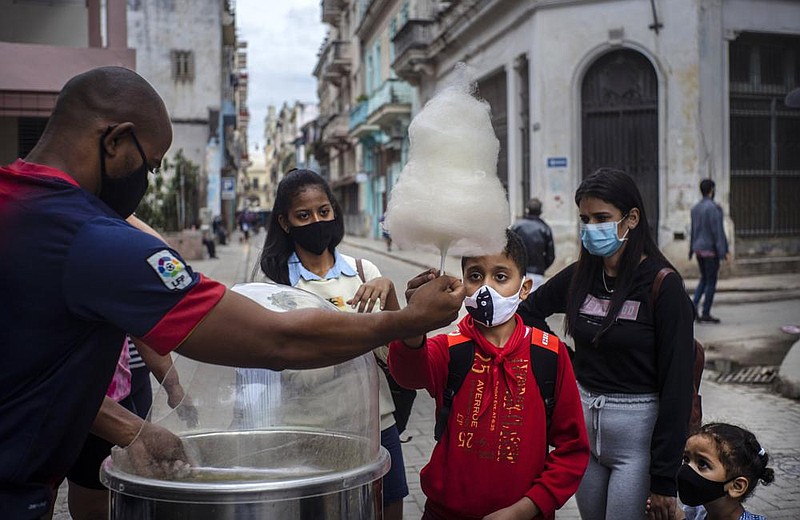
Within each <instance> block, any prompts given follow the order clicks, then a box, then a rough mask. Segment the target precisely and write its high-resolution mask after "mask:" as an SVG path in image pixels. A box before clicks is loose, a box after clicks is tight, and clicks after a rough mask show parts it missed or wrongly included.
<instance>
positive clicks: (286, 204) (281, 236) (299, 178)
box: [259, 169, 344, 285]
mask: <svg viewBox="0 0 800 520" xmlns="http://www.w3.org/2000/svg"><path fill="white" fill-rule="evenodd" d="M309 187H316V188H319V189H321V190H323V191H324V192H325V195H327V196H328V200H329V201H330V202H331V206H332V207H333V219H334V222H335V223H336V224H335V226H336V227H335V231H334V234H333V239H332V240H331V243H330V244H329V245H328V250H329V251H330V252H331V253H333V252H334V249H336V246H338V245H339V243H340V242H341V241H342V238H343V237H344V219H343V217H342V207H341V206H340V205H339V202H338V201H337V200H336V197H334V196H333V192H332V191H331V188H330V186H328V183H327V182H325V179H323V178H322V177H320V176H319V175H318V174H317V173H315V172H313V171H311V170H299V169H294V170H290V171H289V172H288V173H287V174H286V176H284V178H283V179H282V180H281V182H279V183H278V190H277V192H276V193H275V204H274V205H273V206H272V214H271V215H270V217H269V224H268V225H267V238H266V239H264V249H263V250H262V251H261V259H260V260H259V264H260V265H261V272H263V273H264V275H265V276H267V277H268V278H270V279H271V280H272V281H274V282H276V283H282V284H284V285H289V264H288V260H289V257H290V256H292V253H293V252H294V240H292V238H291V237H290V236H289V234H288V233H286V232H285V231H284V230H283V228H282V227H281V226H280V223H279V222H278V220H279V217H280V216H281V215H282V216H283V217H284V218H286V219H288V217H289V208H291V207H292V201H294V198H295V197H296V196H297V194H298V193H300V192H301V191H303V190H305V189H307V188H309Z"/></svg>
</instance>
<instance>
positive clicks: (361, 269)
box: [356, 258, 367, 283]
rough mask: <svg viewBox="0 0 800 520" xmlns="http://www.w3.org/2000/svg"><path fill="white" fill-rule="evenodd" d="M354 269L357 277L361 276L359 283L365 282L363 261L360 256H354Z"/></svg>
mask: <svg viewBox="0 0 800 520" xmlns="http://www.w3.org/2000/svg"><path fill="white" fill-rule="evenodd" d="M356 271H357V272H358V277H359V278H361V283H367V278H366V277H365V276H364V262H362V261H361V259H360V258H356Z"/></svg>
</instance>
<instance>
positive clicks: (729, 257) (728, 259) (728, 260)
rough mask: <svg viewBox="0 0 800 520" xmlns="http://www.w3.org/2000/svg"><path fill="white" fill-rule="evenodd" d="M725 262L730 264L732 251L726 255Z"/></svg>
mask: <svg viewBox="0 0 800 520" xmlns="http://www.w3.org/2000/svg"><path fill="white" fill-rule="evenodd" d="M725 261H726V262H730V261H731V252H730V251H728V252H727V253H725Z"/></svg>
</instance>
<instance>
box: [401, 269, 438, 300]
mask: <svg viewBox="0 0 800 520" xmlns="http://www.w3.org/2000/svg"><path fill="white" fill-rule="evenodd" d="M437 274H438V271H437V270H436V269H433V268H431V269H427V270H425V271H423V272H421V273H419V274H418V275H417V276H415V277H414V278H412V279H411V280H409V281H408V283H407V284H406V303H408V302H410V301H411V297H412V296H413V295H414V293H415V292H416V291H417V289H419V288H420V286H422V285H424V284H426V283H428V282H430V281H431V280H433V279H434V278H436V276H437Z"/></svg>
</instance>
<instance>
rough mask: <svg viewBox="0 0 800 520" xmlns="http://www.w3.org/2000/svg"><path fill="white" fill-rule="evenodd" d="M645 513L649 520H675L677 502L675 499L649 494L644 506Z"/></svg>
mask: <svg viewBox="0 0 800 520" xmlns="http://www.w3.org/2000/svg"><path fill="white" fill-rule="evenodd" d="M645 512H646V513H647V517H648V518H650V519H651V520H676V519H677V518H678V516H677V514H678V501H677V499H676V498H675V497H668V496H665V495H658V494H656V493H650V498H648V499H647V503H646V504H645Z"/></svg>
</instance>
